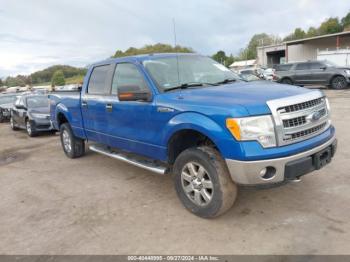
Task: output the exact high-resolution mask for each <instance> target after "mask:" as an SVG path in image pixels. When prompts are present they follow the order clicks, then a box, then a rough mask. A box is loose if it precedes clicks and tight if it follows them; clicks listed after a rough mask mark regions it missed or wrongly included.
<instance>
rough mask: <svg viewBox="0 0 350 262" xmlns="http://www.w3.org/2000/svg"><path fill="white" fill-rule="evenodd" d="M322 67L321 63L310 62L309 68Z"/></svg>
mask: <svg viewBox="0 0 350 262" xmlns="http://www.w3.org/2000/svg"><path fill="white" fill-rule="evenodd" d="M321 67H322V64H321V63H316V62H315V63H310V69H320V68H321Z"/></svg>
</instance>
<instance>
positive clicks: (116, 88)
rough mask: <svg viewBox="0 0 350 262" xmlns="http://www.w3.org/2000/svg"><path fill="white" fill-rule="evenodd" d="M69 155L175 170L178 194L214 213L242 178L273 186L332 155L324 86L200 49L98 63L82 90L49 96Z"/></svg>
mask: <svg viewBox="0 0 350 262" xmlns="http://www.w3.org/2000/svg"><path fill="white" fill-rule="evenodd" d="M50 109H51V111H50V114H51V121H52V124H53V125H54V127H55V128H56V129H57V130H60V137H61V143H62V147H63V150H64V152H65V154H66V155H67V156H68V157H70V158H77V157H81V156H83V155H84V152H85V143H87V142H88V143H89V149H90V150H92V151H94V152H97V153H101V154H103V155H106V156H109V157H113V158H115V159H118V160H121V161H125V162H128V163H130V164H133V165H135V166H138V167H140V168H144V169H147V170H149V171H152V172H155V173H158V174H172V175H173V177H174V184H175V189H176V192H177V194H178V196H179V199H180V200H181V202H182V203H183V205H184V206H185V207H186V208H187V209H188V210H190V211H191V212H193V213H194V214H196V215H198V216H200V217H205V218H210V217H215V216H218V215H220V214H222V213H224V212H225V211H227V210H228V209H229V208H230V207H231V206H232V205H233V203H234V202H235V199H236V195H237V185H246V186H247V185H251V186H253V185H254V186H264V187H266V186H272V185H278V184H283V183H285V182H288V181H299V180H300V177H301V176H303V175H305V174H307V173H310V172H312V171H314V170H318V169H320V168H322V167H323V166H324V165H326V164H328V163H329V162H330V161H331V159H332V157H333V156H334V154H335V151H336V145H337V144H336V142H337V141H336V137H335V129H334V127H333V126H332V124H331V120H330V108H329V103H328V100H327V98H326V97H325V95H324V94H323V93H322V92H321V91H319V90H310V89H305V88H302V87H295V86H290V85H282V84H277V83H270V82H265V81H255V82H245V81H243V80H242V79H240V78H239V76H238V75H236V74H235V73H233V72H232V71H230V70H228V69H227V68H226V67H224V66H223V65H221V64H219V63H217V62H215V61H213V60H212V59H210V58H208V57H205V56H201V55H198V54H150V55H141V56H133V57H125V58H118V59H109V60H106V61H103V62H100V63H96V64H93V65H92V66H91V67H90V69H89V70H88V72H87V74H86V76H85V79H84V84H83V86H82V89H81V91H80V92H79V93H70V94H59V93H58V94H53V95H50Z"/></svg>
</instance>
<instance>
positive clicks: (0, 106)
mask: <svg viewBox="0 0 350 262" xmlns="http://www.w3.org/2000/svg"><path fill="white" fill-rule="evenodd" d="M12 107H13V103H9V104H1V105H0V108H3V109H10V108H12Z"/></svg>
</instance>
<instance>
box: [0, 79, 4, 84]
mask: <svg viewBox="0 0 350 262" xmlns="http://www.w3.org/2000/svg"><path fill="white" fill-rule="evenodd" d="M3 85H4V82H3V81H2V79H1V78H0V86H3Z"/></svg>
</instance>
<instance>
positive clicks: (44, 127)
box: [31, 118, 54, 132]
mask: <svg viewBox="0 0 350 262" xmlns="http://www.w3.org/2000/svg"><path fill="white" fill-rule="evenodd" d="M31 121H32V122H33V124H34V129H35V131H39V132H41V131H51V130H53V129H54V128H53V126H52V124H51V121H50V120H48V119H37V118H36V119H32V120H31Z"/></svg>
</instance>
